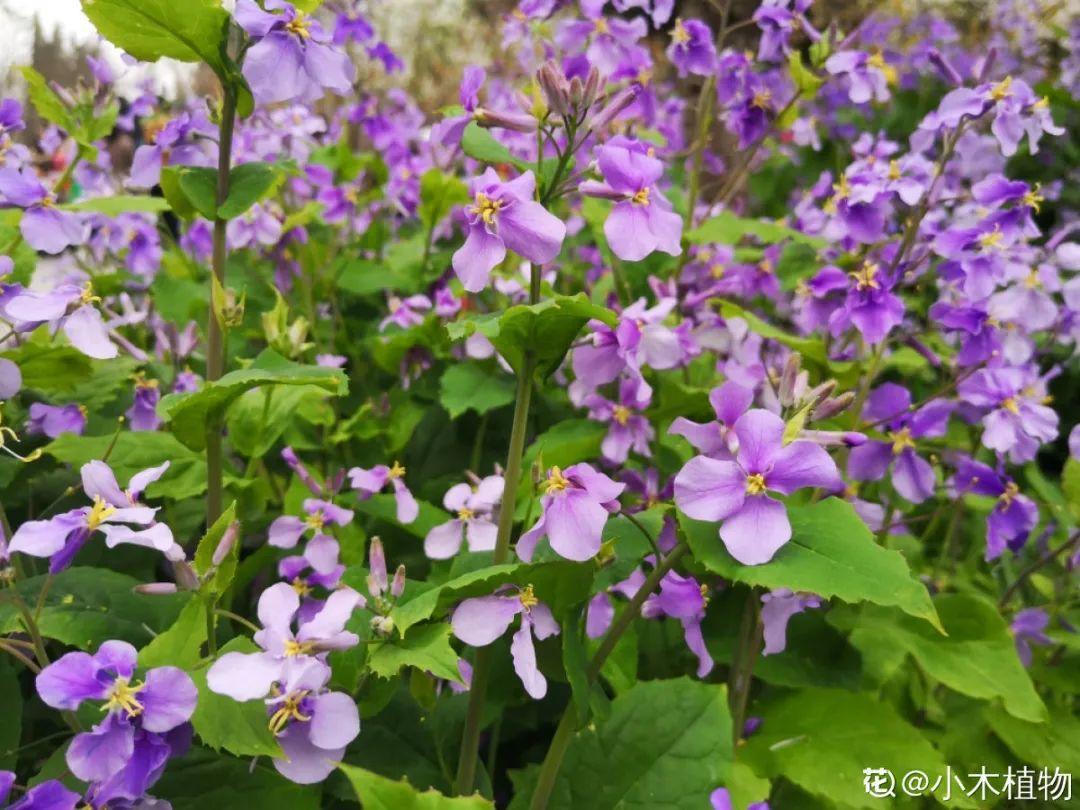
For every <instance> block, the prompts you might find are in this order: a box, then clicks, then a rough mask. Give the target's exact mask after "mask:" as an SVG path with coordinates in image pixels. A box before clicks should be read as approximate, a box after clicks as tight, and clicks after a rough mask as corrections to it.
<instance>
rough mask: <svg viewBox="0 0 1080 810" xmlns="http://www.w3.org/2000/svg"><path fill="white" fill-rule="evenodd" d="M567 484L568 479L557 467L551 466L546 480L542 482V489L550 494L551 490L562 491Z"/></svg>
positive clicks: (568, 482) (568, 483) (568, 484)
mask: <svg viewBox="0 0 1080 810" xmlns="http://www.w3.org/2000/svg"><path fill="white" fill-rule="evenodd" d="M568 486H570V479H569V478H567V477H566V476H565V475H563V474H562V470H560V469H559V468H558V467H552V468H551V472H549V473H548V477H547V481H545V482H544V491H545V492H546V493H547V494H548V495H550V494H551V493H553V492H562V491H563V490H564V489H566V488H567V487H568Z"/></svg>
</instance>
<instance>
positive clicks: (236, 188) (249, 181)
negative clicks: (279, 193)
mask: <svg viewBox="0 0 1080 810" xmlns="http://www.w3.org/2000/svg"><path fill="white" fill-rule="evenodd" d="M284 180H285V173H284V172H283V171H282V170H281V167H280V166H274V165H273V164H270V163H261V162H253V163H242V164H241V165H239V166H234V167H233V169H232V171H230V172H229V194H228V196H227V197H226V198H225V202H223V203H222V204H221V206H220V207H219V208H218V209H217V213H218V216H219V217H221V218H222V219H233V218H235V217H238V216H240V215H241V214H243V213H244V212H245V211H247V210H248V209H249V208H251V206H253V205H255V203H257V202H259V201H260V200H262V199H264V198H265V197H268V196H269V195H270V194H272V193H273V192H274V191H275V190H276V189H277V188H278V186H280V185H281V183H282V182H283V181H284Z"/></svg>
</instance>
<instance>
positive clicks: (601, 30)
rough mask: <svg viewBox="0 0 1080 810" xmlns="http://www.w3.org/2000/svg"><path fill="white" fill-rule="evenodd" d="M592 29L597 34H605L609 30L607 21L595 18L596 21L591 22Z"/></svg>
mask: <svg viewBox="0 0 1080 810" xmlns="http://www.w3.org/2000/svg"><path fill="white" fill-rule="evenodd" d="M593 28H594V29H595V30H596V33H598V34H607V33H609V32H610V30H611V29H610V28H608V24H607V20H605V19H604V18H603V17H597V18H596V20H594V21H593Z"/></svg>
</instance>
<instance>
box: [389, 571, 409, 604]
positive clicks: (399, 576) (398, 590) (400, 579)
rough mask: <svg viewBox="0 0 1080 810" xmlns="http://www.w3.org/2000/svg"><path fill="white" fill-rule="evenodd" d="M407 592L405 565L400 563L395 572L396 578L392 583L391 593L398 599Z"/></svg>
mask: <svg viewBox="0 0 1080 810" xmlns="http://www.w3.org/2000/svg"><path fill="white" fill-rule="evenodd" d="M404 592H405V566H404V565H399V566H398V567H397V571H395V572H394V580H393V582H391V583H390V595H391V596H392V597H394V598H395V599H397V598H398V597H399V596H401V594H402V593H404Z"/></svg>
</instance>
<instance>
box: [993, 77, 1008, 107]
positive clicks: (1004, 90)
mask: <svg viewBox="0 0 1080 810" xmlns="http://www.w3.org/2000/svg"><path fill="white" fill-rule="evenodd" d="M1011 88H1012V76H1006V77H1005V78H1004V79H1002V80H1001V81H1000V82H998V83H997V84H995V85H994V86H993V87H991V88H990V100H991V101H1004V100H1005V99H1007V98H1008V97H1009V95H1010V94H1011V93H1012V90H1011Z"/></svg>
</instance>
